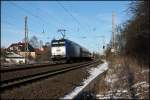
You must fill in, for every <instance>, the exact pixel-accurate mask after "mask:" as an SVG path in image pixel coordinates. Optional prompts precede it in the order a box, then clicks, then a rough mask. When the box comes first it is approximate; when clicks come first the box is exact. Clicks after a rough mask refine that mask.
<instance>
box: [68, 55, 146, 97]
mask: <svg viewBox="0 0 150 100" xmlns="http://www.w3.org/2000/svg"><path fill="white" fill-rule="evenodd" d="M108 61H109V64H108V70H107V71H105V72H104V73H102V74H99V75H98V76H97V77H95V78H94V79H93V80H92V81H91V82H89V84H87V85H86V86H85V87H82V89H81V87H77V88H76V89H77V90H79V88H80V92H78V94H77V93H76V90H75V91H73V93H71V94H70V95H69V96H66V98H69V97H70V98H71V96H72V97H73V95H75V94H76V96H75V99H149V67H148V66H147V65H143V64H141V63H140V62H138V61H137V60H136V59H134V58H131V57H113V59H108ZM99 72H100V71H99Z"/></svg>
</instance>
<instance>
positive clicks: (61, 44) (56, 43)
mask: <svg viewBox="0 0 150 100" xmlns="http://www.w3.org/2000/svg"><path fill="white" fill-rule="evenodd" d="M64 45H65V41H62V40H53V41H52V47H55V46H64Z"/></svg>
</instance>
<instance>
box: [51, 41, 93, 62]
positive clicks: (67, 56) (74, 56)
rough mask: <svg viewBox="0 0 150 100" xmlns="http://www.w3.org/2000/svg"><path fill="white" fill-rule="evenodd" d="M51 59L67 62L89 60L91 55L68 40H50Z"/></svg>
mask: <svg viewBox="0 0 150 100" xmlns="http://www.w3.org/2000/svg"><path fill="white" fill-rule="evenodd" d="M51 59H52V60H53V61H60V60H65V61H67V62H69V61H83V60H91V53H90V52H89V51H88V50H87V49H85V48H83V47H81V46H80V45H79V44H77V43H75V42H73V41H70V40H68V39H59V40H52V41H51Z"/></svg>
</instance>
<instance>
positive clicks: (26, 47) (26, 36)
mask: <svg viewBox="0 0 150 100" xmlns="http://www.w3.org/2000/svg"><path fill="white" fill-rule="evenodd" d="M27 59H28V27H27V16H25V64H27V63H28V62H27Z"/></svg>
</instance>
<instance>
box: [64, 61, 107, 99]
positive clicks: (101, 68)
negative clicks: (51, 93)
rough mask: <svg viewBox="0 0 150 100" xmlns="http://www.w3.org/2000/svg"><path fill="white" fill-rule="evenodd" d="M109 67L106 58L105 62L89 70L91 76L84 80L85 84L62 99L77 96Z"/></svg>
mask: <svg viewBox="0 0 150 100" xmlns="http://www.w3.org/2000/svg"><path fill="white" fill-rule="evenodd" d="M107 69H108V62H107V61H105V60H104V63H103V64H100V65H98V66H97V67H95V68H91V69H90V70H89V73H90V76H89V77H88V78H87V79H85V80H84V81H83V86H78V87H76V88H75V89H74V90H73V91H72V92H71V93H69V94H67V95H65V96H64V97H63V98H62V99H73V98H74V97H75V96H77V95H78V94H79V93H80V92H81V91H82V90H83V89H84V88H85V87H86V86H87V85H88V84H89V83H90V82H91V81H92V80H93V79H95V78H96V77H97V76H98V75H99V74H101V73H103V72H104V71H106V70H107Z"/></svg>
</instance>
